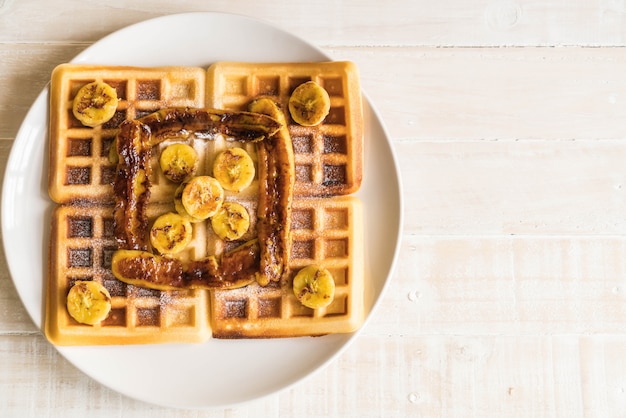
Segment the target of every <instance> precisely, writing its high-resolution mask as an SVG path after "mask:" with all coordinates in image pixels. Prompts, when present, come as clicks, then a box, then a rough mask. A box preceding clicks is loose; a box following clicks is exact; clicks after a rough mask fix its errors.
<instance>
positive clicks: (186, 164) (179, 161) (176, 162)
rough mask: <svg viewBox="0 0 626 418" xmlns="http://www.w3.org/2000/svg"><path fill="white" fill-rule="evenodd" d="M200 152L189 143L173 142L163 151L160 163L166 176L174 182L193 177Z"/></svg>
mask: <svg viewBox="0 0 626 418" xmlns="http://www.w3.org/2000/svg"><path fill="white" fill-rule="evenodd" d="M197 161H198V153H196V150H195V149H193V148H192V147H191V146H189V145H187V144H172V145H170V146H168V147H166V148H165V149H164V150H163V152H161V157H160V158H159V165H160V166H161V170H162V171H163V174H164V175H165V177H167V178H168V179H170V180H171V181H173V182H174V183H181V182H183V181H185V180H187V179H189V178H191V177H192V176H193V175H194V173H195V172H196V162H197Z"/></svg>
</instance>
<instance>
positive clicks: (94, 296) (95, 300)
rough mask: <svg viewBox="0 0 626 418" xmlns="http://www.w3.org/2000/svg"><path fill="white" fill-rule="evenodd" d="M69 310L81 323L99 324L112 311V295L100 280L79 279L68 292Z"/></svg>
mask: <svg viewBox="0 0 626 418" xmlns="http://www.w3.org/2000/svg"><path fill="white" fill-rule="evenodd" d="M67 311H68V312H69V314H70V316H71V317H72V318H74V319H75V320H76V321H77V322H79V323H81V324H87V325H95V324H98V323H100V322H101V321H102V320H104V319H105V318H106V317H107V316H108V315H109V311H111V295H110V294H109V291H108V290H107V289H106V288H105V287H104V286H102V285H101V284H100V283H98V282H94V281H91V280H89V281H85V280H78V281H76V282H75V283H74V286H72V288H71V289H70V291H69V293H68V294H67Z"/></svg>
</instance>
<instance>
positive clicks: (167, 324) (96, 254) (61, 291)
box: [45, 205, 210, 345]
mask: <svg viewBox="0 0 626 418" xmlns="http://www.w3.org/2000/svg"><path fill="white" fill-rule="evenodd" d="M168 209H169V208H168V207H167V206H166V205H155V206H154V207H152V208H151V210H150V212H151V213H150V217H151V218H154V217H156V216H157V215H158V214H159V213H163V212H165V211H166V210H168ZM204 238H205V237H204V236H203V234H202V230H196V231H195V233H194V239H193V241H192V243H191V245H190V246H189V247H188V248H187V250H186V251H187V256H188V257H193V256H195V255H196V254H197V253H204V251H205V242H204V241H205V240H204ZM115 249H116V244H115V239H114V235H113V208H112V207H111V206H84V205H60V206H57V208H56V209H55V211H54V213H53V216H52V230H51V246H50V258H49V259H50V275H49V279H48V290H47V298H48V300H47V307H46V309H47V312H46V321H45V333H46V335H47V337H48V339H49V340H50V341H51V342H53V343H55V344H59V345H104V344H139V343H141V344H146V343H163V342H200V341H204V340H205V339H206V338H208V337H209V335H210V330H209V327H208V321H207V317H206V312H207V309H208V299H207V295H206V292H204V291H201V290H176V291H156V290H150V289H143V288H140V287H136V286H133V285H127V284H125V283H122V282H120V281H119V280H117V279H116V278H115V277H114V276H113V274H112V273H111V268H110V267H111V256H112V254H113V252H114V251H115ZM194 253H195V254H194ZM76 280H95V281H97V282H99V283H101V284H102V285H104V287H106V288H107V290H108V291H109V293H110V294H111V313H110V314H109V316H108V317H107V318H106V319H105V320H104V321H102V322H101V323H100V324H98V325H94V326H86V325H82V324H79V323H78V322H76V321H74V319H72V318H71V317H70V315H69V314H68V312H67V309H66V297H67V293H68V291H69V289H70V288H71V287H72V285H73V284H74V282H75V281H76Z"/></svg>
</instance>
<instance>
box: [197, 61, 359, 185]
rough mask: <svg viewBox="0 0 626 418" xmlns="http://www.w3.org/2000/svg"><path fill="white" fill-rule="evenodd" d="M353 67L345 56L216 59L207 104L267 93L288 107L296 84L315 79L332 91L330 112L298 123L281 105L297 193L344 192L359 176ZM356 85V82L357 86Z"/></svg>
mask: <svg viewBox="0 0 626 418" xmlns="http://www.w3.org/2000/svg"><path fill="white" fill-rule="evenodd" d="M357 80H358V79H357V76H356V69H355V68H354V66H353V65H351V64H350V63H347V62H329V63H312V64H308V65H307V64H300V63H299V64H246V63H231V62H218V63H216V64H213V65H212V66H211V67H210V68H209V70H208V81H207V83H208V85H209V86H212V87H213V88H212V89H211V88H210V89H209V90H208V91H209V97H208V98H207V104H208V106H211V107H216V108H222V109H233V110H245V109H246V107H247V106H248V103H250V101H251V100H252V99H253V98H255V97H259V96H266V97H271V98H272V99H273V100H275V101H276V102H277V103H279V104H280V105H281V106H282V108H283V109H284V110H286V109H287V108H288V107H287V103H288V101H289V96H290V95H291V93H292V92H293V90H294V89H295V88H296V87H298V86H299V85H300V84H302V83H305V82H307V81H315V82H317V83H318V84H320V85H321V86H322V87H324V88H325V89H326V91H327V92H328V94H329V96H330V102H331V107H330V112H329V114H328V116H327V117H326V118H325V120H324V121H323V122H322V123H321V124H320V125H318V126H315V127H304V126H300V125H298V124H296V123H295V122H294V121H293V120H292V119H291V116H290V115H289V112H288V111H285V114H286V116H287V123H288V125H289V133H290V135H291V138H292V141H293V144H294V153H295V162H296V184H295V187H294V194H295V195H296V196H309V197H310V196H331V195H346V194H351V193H353V192H355V191H356V190H357V189H358V188H359V186H360V184H361V177H362V158H363V157H362V152H363V150H362V147H361V146H360V144H362V138H361V137H362V129H361V126H362V110H361V108H360V106H357V105H356V104H357V103H358V104H360V103H361V100H360V97H355V95H356V94H360V89H359V88H358V81H357ZM355 86H356V87H355Z"/></svg>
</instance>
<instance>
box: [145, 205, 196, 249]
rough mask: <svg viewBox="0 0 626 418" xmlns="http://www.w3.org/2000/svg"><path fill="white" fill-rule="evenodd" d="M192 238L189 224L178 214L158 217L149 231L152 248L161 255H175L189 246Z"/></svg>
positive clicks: (171, 213)
mask: <svg viewBox="0 0 626 418" xmlns="http://www.w3.org/2000/svg"><path fill="white" fill-rule="evenodd" d="M191 237H192V228H191V223H190V222H189V220H188V219H185V218H184V217H182V216H181V215H179V214H178V213H173V212H170V213H166V214H164V215H161V216H159V217H158V218H157V219H156V220H155V221H154V224H152V228H151V229H150V243H151V244H152V248H154V249H155V250H157V251H158V252H159V253H161V254H176V253H179V252H181V251H182V250H184V249H185V247H187V245H189V243H190V242H191Z"/></svg>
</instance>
